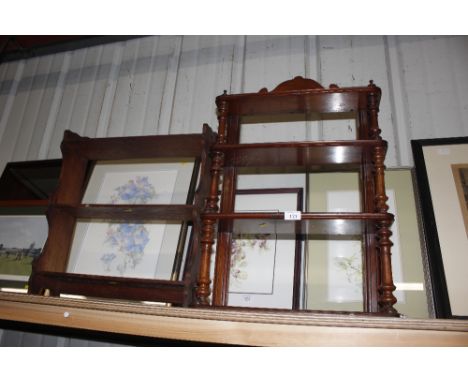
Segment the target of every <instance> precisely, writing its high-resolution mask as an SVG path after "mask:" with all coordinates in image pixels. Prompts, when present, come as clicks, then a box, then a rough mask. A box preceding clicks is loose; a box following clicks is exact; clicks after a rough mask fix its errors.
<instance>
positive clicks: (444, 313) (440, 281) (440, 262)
mask: <svg viewBox="0 0 468 382" xmlns="http://www.w3.org/2000/svg"><path fill="white" fill-rule="evenodd" d="M447 145H466V150H467V152H468V137H453V138H434V139H418V140H411V148H412V152H413V159H414V167H415V175H416V183H417V190H418V196H419V202H420V208H421V216H422V230H423V234H424V237H425V245H426V251H427V257H428V265H429V274H430V278H431V284H432V292H433V298H434V309H435V315H436V317H437V318H456V319H468V313H467V314H461V315H459V314H457V315H455V314H453V312H452V307H451V302H450V297H449V290H448V284H447V277H448V276H447V274H446V272H445V270H444V253H443V250H442V246H441V238H440V235H439V232H438V229H437V224H436V213H435V210H434V200H436V199H434V198H438V197H440V196H441V195H435V193H434V192H433V190H431V187H430V182H429V175H428V174H429V172H430V171H431V168H430V167H428V164H427V161H426V158H425V154H424V148H425V147H428V146H440V149H441V150H446V148H445V149H444V147H446V146H447ZM443 146H444V147H443ZM449 151H450V150H446V153H445V154H444V155H450V153H449ZM444 197H445V195H444ZM465 239H466V238H465ZM465 285H468V284H465ZM467 291H468V287H467Z"/></svg>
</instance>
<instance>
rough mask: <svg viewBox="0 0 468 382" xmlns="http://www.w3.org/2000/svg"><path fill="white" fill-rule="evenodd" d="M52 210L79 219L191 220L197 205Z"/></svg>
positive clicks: (59, 206) (89, 206)
mask: <svg viewBox="0 0 468 382" xmlns="http://www.w3.org/2000/svg"><path fill="white" fill-rule="evenodd" d="M50 210H57V211H63V212H66V213H68V214H70V215H73V216H74V217H76V218H79V219H109V220H126V221H135V220H172V221H191V220H193V219H194V212H195V206H192V205H186V204H170V205H167V204H164V205H157V204H145V205H134V204H118V205H116V204H81V205H78V206H70V205H64V204H57V205H54V206H51V208H50Z"/></svg>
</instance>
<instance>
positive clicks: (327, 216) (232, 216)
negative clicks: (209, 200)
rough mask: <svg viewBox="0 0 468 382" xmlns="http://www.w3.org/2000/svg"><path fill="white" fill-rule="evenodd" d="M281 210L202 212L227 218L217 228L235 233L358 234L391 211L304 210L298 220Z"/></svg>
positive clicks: (219, 217) (222, 218)
mask: <svg viewBox="0 0 468 382" xmlns="http://www.w3.org/2000/svg"><path fill="white" fill-rule="evenodd" d="M284 215H285V214H284V212H233V213H205V214H203V215H202V217H203V218H205V219H213V220H219V221H221V222H222V221H224V222H227V223H228V224H225V225H221V226H220V230H223V229H227V230H229V229H230V227H231V225H230V222H232V229H233V232H234V234H250V235H251V234H254V235H255V234H283V235H297V234H302V235H308V236H309V237H310V238H312V237H313V236H357V235H362V234H363V233H364V232H365V230H366V228H367V227H370V226H371V225H373V226H375V224H376V222H378V221H382V220H386V221H392V220H393V215H392V214H384V213H361V212H341V213H332V212H328V213H327V212H303V213H302V214H301V220H284Z"/></svg>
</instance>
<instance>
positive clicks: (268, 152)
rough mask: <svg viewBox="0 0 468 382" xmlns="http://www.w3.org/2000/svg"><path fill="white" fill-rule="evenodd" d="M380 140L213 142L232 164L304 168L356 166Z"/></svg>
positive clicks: (314, 169)
mask: <svg viewBox="0 0 468 382" xmlns="http://www.w3.org/2000/svg"><path fill="white" fill-rule="evenodd" d="M378 146H381V147H384V148H386V146H387V143H386V142H385V141H382V140H357V141H319V142H317V141H316V142H272V143H246V144H215V145H214V146H213V151H220V152H223V153H224V156H225V158H224V165H225V166H233V167H280V168H284V167H291V166H292V167H295V166H296V167H300V168H303V169H304V170H306V171H320V170H322V171H323V170H335V171H336V170H339V169H342V170H349V169H356V170H357V169H359V167H360V165H361V163H362V159H363V154H364V153H366V152H370V150H372V149H373V148H374V147H378Z"/></svg>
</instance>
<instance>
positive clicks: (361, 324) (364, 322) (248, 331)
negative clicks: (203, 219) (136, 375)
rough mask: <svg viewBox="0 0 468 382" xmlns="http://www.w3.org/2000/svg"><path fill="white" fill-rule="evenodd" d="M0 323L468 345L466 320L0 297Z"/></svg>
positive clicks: (218, 336) (304, 340)
mask: <svg viewBox="0 0 468 382" xmlns="http://www.w3.org/2000/svg"><path fill="white" fill-rule="evenodd" d="M0 319H4V320H13V321H21V322H29V323H35V324H46V325H54V326H62V327H70V328H79V329H89V330H98V331H104V332H115V333H123V334H134V335H143V336H149V337H158V338H168V339H176V340H189V341H202V342H215V343H223V344H244V345H260V346H468V322H467V321H461V320H416V319H404V318H368V317H362V316H342V315H326V314H310V313H295V314H292V313H276V312H275V313H260V312H246V311H237V310H229V311H219V310H216V311H215V310H211V309H199V308H196V309H195V308H190V309H188V308H174V307H164V306H154V305H144V304H141V303H128V302H114V301H98V300H76V299H68V298H53V297H41V296H31V295H21V294H14V293H4V292H2V293H0Z"/></svg>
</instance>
